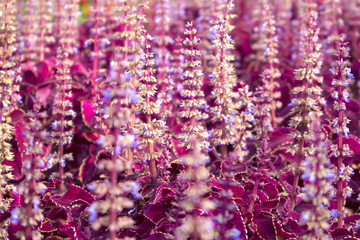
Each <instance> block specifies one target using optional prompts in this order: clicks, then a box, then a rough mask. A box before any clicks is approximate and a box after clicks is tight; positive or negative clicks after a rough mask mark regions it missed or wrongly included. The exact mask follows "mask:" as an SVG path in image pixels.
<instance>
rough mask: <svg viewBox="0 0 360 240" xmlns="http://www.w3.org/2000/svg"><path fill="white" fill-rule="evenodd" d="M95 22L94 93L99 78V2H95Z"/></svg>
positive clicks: (92, 83) (92, 84)
mask: <svg viewBox="0 0 360 240" xmlns="http://www.w3.org/2000/svg"><path fill="white" fill-rule="evenodd" d="M94 22H95V27H94V28H95V36H94V61H93V71H92V79H91V86H92V91H93V92H95V87H96V86H95V79H96V76H97V71H98V51H99V46H98V39H99V33H98V4H97V0H94Z"/></svg>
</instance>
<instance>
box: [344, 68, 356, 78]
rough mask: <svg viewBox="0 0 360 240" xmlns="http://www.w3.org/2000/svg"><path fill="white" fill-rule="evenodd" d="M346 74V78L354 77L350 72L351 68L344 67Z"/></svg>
mask: <svg viewBox="0 0 360 240" xmlns="http://www.w3.org/2000/svg"><path fill="white" fill-rule="evenodd" d="M346 76H347V77H348V78H352V79H354V78H355V77H354V75H353V74H352V73H351V69H350V68H346Z"/></svg>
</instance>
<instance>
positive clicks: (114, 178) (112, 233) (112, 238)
mask: <svg viewBox="0 0 360 240" xmlns="http://www.w3.org/2000/svg"><path fill="white" fill-rule="evenodd" d="M115 132H117V130H115ZM114 136H115V140H114V141H115V143H116V142H117V133H115V134H114ZM112 153H113V156H112V164H113V169H112V171H111V176H110V177H111V183H110V184H111V185H110V189H112V190H114V189H116V188H117V166H116V165H117V164H116V154H115V150H114V149H113V151H112ZM109 194H110V202H111V206H110V225H109V229H110V240H115V239H116V228H115V226H117V220H116V218H117V216H116V209H115V197H116V196H115V194H114V192H113V191H110V192H109Z"/></svg>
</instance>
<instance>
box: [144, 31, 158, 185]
mask: <svg viewBox="0 0 360 240" xmlns="http://www.w3.org/2000/svg"><path fill="white" fill-rule="evenodd" d="M144 38H145V43H144V45H145V46H147V45H148V43H147V41H148V39H147V37H146V32H145V31H144ZM145 61H146V75H147V79H149V78H150V67H149V49H148V48H147V47H146V50H145ZM148 90H149V84H148V83H147V84H146V92H148ZM146 105H147V106H149V105H150V97H149V94H146ZM146 122H147V124H148V125H149V129H152V126H151V114H146ZM148 151H149V154H150V173H151V177H152V178H153V179H156V177H157V170H156V162H155V157H154V144H153V143H151V142H148Z"/></svg>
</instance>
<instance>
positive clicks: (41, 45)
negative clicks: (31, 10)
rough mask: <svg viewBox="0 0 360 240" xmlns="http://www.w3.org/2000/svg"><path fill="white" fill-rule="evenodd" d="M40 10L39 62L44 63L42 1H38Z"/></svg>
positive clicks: (44, 29)
mask: <svg viewBox="0 0 360 240" xmlns="http://www.w3.org/2000/svg"><path fill="white" fill-rule="evenodd" d="M40 8H41V13H40V17H41V20H40V29H41V34H40V62H43V61H44V58H45V41H44V38H45V31H46V28H45V19H44V14H45V13H44V11H45V9H44V0H41V1H40Z"/></svg>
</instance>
